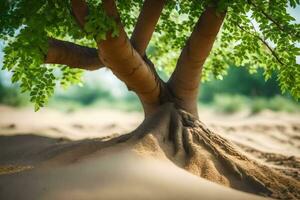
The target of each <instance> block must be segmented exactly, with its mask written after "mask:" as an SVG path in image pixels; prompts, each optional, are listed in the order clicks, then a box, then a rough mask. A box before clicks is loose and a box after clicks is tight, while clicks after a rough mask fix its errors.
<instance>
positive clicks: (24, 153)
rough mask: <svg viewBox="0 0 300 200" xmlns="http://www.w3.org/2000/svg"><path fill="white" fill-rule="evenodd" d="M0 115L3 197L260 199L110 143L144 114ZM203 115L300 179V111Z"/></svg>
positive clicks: (5, 110) (157, 154)
mask: <svg viewBox="0 0 300 200" xmlns="http://www.w3.org/2000/svg"><path fill="white" fill-rule="evenodd" d="M0 113H1V117H0V199H208V200H209V199H262V197H259V196H255V195H252V194H248V193H244V192H240V191H237V190H233V189H231V188H227V187H224V186H221V185H218V184H215V183H212V182H210V181H208V180H206V179H203V178H200V177H198V176H194V175H192V174H191V173H189V172H188V171H186V170H184V169H182V168H180V167H178V166H177V165H175V164H174V163H173V162H171V161H170V160H169V159H168V158H167V157H166V156H165V155H164V154H163V152H160V151H159V150H158V151H151V152H150V151H148V150H147V148H143V147H142V148H141V147H140V146H139V147H137V146H135V145H133V144H130V143H129V144H128V143H125V144H120V145H117V147H109V145H107V143H106V141H107V140H108V138H111V137H114V135H115V136H116V135H119V134H122V133H126V132H129V131H130V130H132V129H133V128H135V127H136V126H137V125H138V124H139V123H140V122H141V121H142V115H141V114H139V113H132V114H128V113H122V112H118V111H108V110H106V111H91V110H85V111H78V112H75V113H69V114H66V113H60V112H57V111H51V110H46V111H43V112H38V113H34V112H32V111H31V110H30V109H23V110H16V109H13V108H8V107H3V106H2V107H0ZM200 116H201V117H202V118H203V119H204V121H205V120H206V121H205V122H206V123H207V124H208V125H209V126H210V127H212V128H213V129H215V130H217V131H218V132H219V133H222V136H224V137H226V138H227V139H229V140H231V141H233V142H235V143H236V144H237V145H238V146H240V147H241V148H242V149H244V151H245V153H247V154H248V155H249V156H251V157H252V158H253V159H257V160H259V161H261V162H264V163H265V164H267V165H270V166H272V167H274V168H275V169H276V170H278V171H279V172H282V173H284V174H286V175H287V176H290V177H293V178H294V179H295V180H298V181H299V180H300V178H299V169H300V160H299V156H300V145H299V144H300V120H299V119H300V118H299V115H294V116H291V115H287V114H280V115H277V114H274V113H262V114H261V115H258V116H252V117H248V116H243V117H241V116H236V117H235V116H232V117H222V116H219V117H214V115H213V113H210V112H207V113H206V112H203V113H201V115H200ZM274 116H277V117H274ZM99 137H102V139H85V138H99ZM105 137H107V139H106V138H105ZM103 147H105V148H103ZM141 149H142V150H141ZM153 152H154V153H153Z"/></svg>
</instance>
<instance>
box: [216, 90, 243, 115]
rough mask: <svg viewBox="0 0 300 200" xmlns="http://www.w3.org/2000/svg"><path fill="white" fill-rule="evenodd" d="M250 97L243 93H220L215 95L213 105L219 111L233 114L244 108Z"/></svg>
mask: <svg viewBox="0 0 300 200" xmlns="http://www.w3.org/2000/svg"><path fill="white" fill-rule="evenodd" d="M247 102H248V99H247V98H246V97H244V96H241V95H229V94H218V95H215V97H214V101H213V106H214V107H215V109H216V110H217V111H218V112H222V113H226V114H232V113H235V112H237V111H240V110H241V109H243V108H244V107H245V106H246V104H247Z"/></svg>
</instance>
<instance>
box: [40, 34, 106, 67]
mask: <svg viewBox="0 0 300 200" xmlns="http://www.w3.org/2000/svg"><path fill="white" fill-rule="evenodd" d="M44 62H45V64H47V63H48V64H63V65H68V66H69V67H73V68H80V69H86V70H96V69H99V68H101V67H103V66H104V65H103V63H102V62H101V61H100V59H99V57H98V52H97V49H94V48H89V47H84V46H81V45H77V44H74V43H71V42H66V41H62V40H57V39H53V38H49V48H48V52H47V55H46V58H45V61H44Z"/></svg>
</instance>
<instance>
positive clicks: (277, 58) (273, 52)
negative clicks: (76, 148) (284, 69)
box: [237, 23, 285, 66]
mask: <svg viewBox="0 0 300 200" xmlns="http://www.w3.org/2000/svg"><path fill="white" fill-rule="evenodd" d="M251 24H252V23H251ZM237 27H238V28H239V29H241V30H242V31H243V32H245V33H247V34H249V35H252V36H253V37H255V38H257V39H258V40H259V41H261V42H262V43H263V44H264V45H265V47H267V49H268V50H269V51H270V53H271V54H272V56H273V57H274V58H275V59H276V60H277V62H278V63H280V64H281V65H283V66H284V65H285V64H284V63H283V62H282V61H281V60H280V58H279V56H278V55H277V53H276V52H275V51H274V49H272V48H271V47H270V45H269V44H268V43H267V42H266V41H265V40H264V39H263V38H262V37H260V36H259V35H258V34H254V33H251V32H249V31H246V30H245V29H244V28H243V27H242V26H241V25H239V24H237ZM252 28H253V29H254V31H255V32H256V33H257V31H256V30H255V28H254V25H253V24H252Z"/></svg>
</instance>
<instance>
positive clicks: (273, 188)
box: [128, 103, 300, 199]
mask: <svg viewBox="0 0 300 200" xmlns="http://www.w3.org/2000/svg"><path fill="white" fill-rule="evenodd" d="M128 136H129V135H128ZM128 138H130V140H133V141H134V143H135V146H136V147H137V148H138V147H139V146H141V147H143V148H145V146H146V147H147V146H149V150H151V151H153V152H155V151H162V152H163V153H164V154H165V156H166V157H167V158H169V159H170V160H171V161H173V162H174V163H175V164H176V165H178V166H179V167H181V168H184V169H185V170H187V171H189V172H191V173H192V174H194V175H196V176H200V177H203V178H205V179H208V180H210V181H213V182H216V183H219V184H222V185H224V186H227V187H232V188H235V189H238V190H242V191H245V192H250V193H254V194H259V195H263V196H269V197H273V198H278V199H286V198H288V199H299V198H300V184H299V182H297V181H296V180H294V179H292V178H290V177H287V176H285V175H282V174H280V173H279V172H277V171H275V170H274V169H272V168H270V167H268V166H265V165H263V164H260V163H258V162H256V161H254V160H251V159H250V158H248V157H246V156H245V155H244V154H243V151H242V150H241V149H239V148H238V147H237V146H235V145H234V144H232V143H231V142H229V141H228V140H226V139H224V138H222V137H221V136H219V135H218V134H216V133H214V132H213V131H211V130H210V129H209V128H207V127H206V126H205V125H204V124H203V123H202V122H201V121H199V120H198V119H197V118H196V117H195V116H193V115H191V114H189V113H187V112H185V111H183V110H181V109H178V108H176V106H175V105H174V104H173V103H166V104H164V105H162V106H161V107H160V108H159V109H158V111H157V112H156V113H155V114H152V115H151V116H148V117H147V118H146V119H145V121H144V122H143V123H142V124H141V125H140V126H139V127H138V128H137V129H136V130H135V131H134V132H132V133H131V134H130V136H129V137H128Z"/></svg>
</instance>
